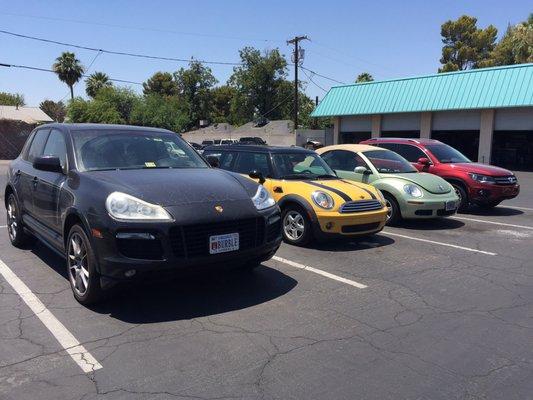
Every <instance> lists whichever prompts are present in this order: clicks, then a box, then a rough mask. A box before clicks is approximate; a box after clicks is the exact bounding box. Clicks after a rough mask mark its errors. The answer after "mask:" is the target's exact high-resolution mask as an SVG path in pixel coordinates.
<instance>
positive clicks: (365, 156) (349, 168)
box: [317, 144, 459, 224]
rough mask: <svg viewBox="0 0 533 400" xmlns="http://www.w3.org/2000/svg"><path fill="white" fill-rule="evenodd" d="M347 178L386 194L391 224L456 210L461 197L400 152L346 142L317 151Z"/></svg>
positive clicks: (450, 212)
mask: <svg viewBox="0 0 533 400" xmlns="http://www.w3.org/2000/svg"><path fill="white" fill-rule="evenodd" d="M317 153H318V154H320V155H321V156H322V158H323V159H324V161H326V163H328V164H329V166H330V167H331V168H332V169H333V170H335V172H336V173H337V175H338V176H339V177H341V178H343V179H345V180H346V181H353V182H354V184H356V183H355V182H362V183H370V184H371V185H373V186H375V187H377V188H378V189H379V190H381V192H382V193H383V196H384V197H385V200H386V203H387V207H388V208H389V213H388V217H387V223H388V224H394V223H397V222H398V221H399V220H401V219H402V218H435V217H445V216H448V215H452V214H454V213H455V212H456V211H457V205H458V201H459V198H458V197H457V195H456V194H455V191H454V190H453V187H452V186H451V185H450V184H449V183H448V182H446V181H445V180H444V179H442V178H440V177H438V176H436V175H433V174H427V173H424V172H418V171H417V169H416V168H414V167H413V166H412V165H411V164H410V163H409V161H407V160H406V159H405V158H403V157H402V156H400V155H399V154H397V153H395V152H393V151H390V150H387V149H383V148H380V147H374V146H368V145H358V144H343V145H335V146H328V147H323V148H321V149H318V150H317Z"/></svg>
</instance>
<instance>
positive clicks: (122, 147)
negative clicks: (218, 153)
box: [73, 129, 209, 171]
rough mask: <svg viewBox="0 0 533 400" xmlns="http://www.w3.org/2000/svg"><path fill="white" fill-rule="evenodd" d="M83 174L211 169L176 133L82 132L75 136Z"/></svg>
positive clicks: (134, 131)
mask: <svg viewBox="0 0 533 400" xmlns="http://www.w3.org/2000/svg"><path fill="white" fill-rule="evenodd" d="M73 141H74V149H75V153H76V159H77V163H78V169H79V170H80V171H101V170H114V169H144V168H147V169H150V168H209V166H208V165H207V164H206V162H205V161H204V160H203V159H202V158H201V157H200V156H199V155H198V153H196V151H194V150H193V149H192V148H191V147H190V146H188V145H187V144H186V143H185V142H184V141H183V140H182V139H180V138H179V137H177V136H176V135H174V134H171V133H169V134H166V133H164V132H150V131H146V132H143V131H140V130H109V131H104V130H101V129H100V130H79V131H76V134H75V135H73Z"/></svg>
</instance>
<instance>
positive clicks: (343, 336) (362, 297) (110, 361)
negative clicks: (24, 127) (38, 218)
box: [0, 162, 533, 400]
mask: <svg viewBox="0 0 533 400" xmlns="http://www.w3.org/2000/svg"><path fill="white" fill-rule="evenodd" d="M5 169H6V166H5V163H4V164H3V163H1V162H0V187H2V188H3V187H4V184H5V176H4V175H5ZM517 176H518V178H519V182H520V183H521V186H522V193H521V194H520V196H519V197H518V198H516V199H514V200H512V201H508V202H504V203H503V204H502V205H500V206H499V207H497V208H496V209H494V210H491V211H486V212H482V211H481V210H479V209H472V210H470V211H469V212H468V213H465V214H459V215H457V216H456V217H453V218H449V219H441V220H433V221H422V222H409V223H404V224H403V225H402V226H401V227H395V228H389V227H387V228H386V229H385V230H384V231H383V232H382V233H380V234H379V235H376V236H373V237H369V238H364V239H361V240H358V241H356V242H353V243H342V244H339V243H337V244H335V243H329V244H322V245H319V246H315V248H296V247H292V246H288V245H282V247H281V249H280V250H279V251H278V253H277V258H276V259H275V260H272V261H269V262H266V263H264V265H263V266H262V267H260V268H259V269H258V270H257V271H255V272H253V273H247V274H238V273H226V274H217V273H213V274H210V275H208V276H202V277H193V278H187V279H182V280H177V281H173V282H165V283H159V284H150V285H146V286H134V287H128V288H124V289H122V290H121V291H120V293H119V294H118V295H117V296H116V297H114V298H113V300H112V301H110V302H108V303H106V304H102V305H99V306H98V307H95V308H93V309H88V308H85V307H83V306H81V305H79V304H78V303H77V302H76V301H75V300H74V298H73V297H72V294H71V291H70V287H69V284H68V281H67V279H66V273H65V272H66V271H65V268H64V261H63V260H62V259H61V258H59V257H58V256H56V255H55V254H54V253H52V252H51V251H50V250H48V249H47V248H46V247H45V246H43V245H40V244H37V245H36V246H34V247H33V248H27V249H25V250H20V249H16V248H14V247H12V246H11V245H10V244H9V240H8V237H7V231H6V229H5V221H6V220H5V213H4V212H3V211H2V213H1V214H0V226H2V228H1V229H0V271H3V273H2V274H0V398H1V399H6V400H7V399H9V400H11V399H13V400H15V399H16V400H23V399H29V400H33V399H37V398H38V399H40V400H48V399H50V400H52V399H59V398H61V399H170V398H172V399H174V398H177V399H181V398H182V399H190V398H195V399H196V398H198V399H225V398H228V399H234V398H235V399H256V398H264V399H356V398H358V399H379V400H384V399H432V400H433V399H446V400H448V399H506V400H510V399H517V400H518V399H520V400H523V399H532V398H533V379H532V376H533V345H532V343H533V173H518V174H517ZM6 271H7V272H6ZM9 271H11V272H12V275H9V273H8V272H9ZM13 275H14V276H15V278H13ZM6 276H8V277H10V278H9V280H10V283H8V282H7V280H6ZM16 279H18V280H19V281H20V282H22V284H23V285H24V286H21V285H20V283H18V286H17V288H18V290H15V289H14V287H13V286H12V282H19V281H17V280H16ZM20 293H22V297H25V300H23V298H22V297H21V295H20ZM28 304H31V305H32V307H33V308H30V307H29V306H28ZM35 310H37V314H36V312H35ZM69 335H70V336H69ZM61 343H62V344H63V345H62V344H61ZM65 343H76V344H77V345H76V346H75V347H72V348H70V349H67V350H69V351H66V350H65V346H64V344H65ZM72 349H74V350H72Z"/></svg>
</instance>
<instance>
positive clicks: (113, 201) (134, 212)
mask: <svg viewBox="0 0 533 400" xmlns="http://www.w3.org/2000/svg"><path fill="white" fill-rule="evenodd" d="M105 208H106V209H107V212H108V213H109V215H110V216H111V217H112V218H115V219H119V220H129V221H171V220H172V217H171V216H170V214H169V213H168V212H167V211H166V210H165V209H164V208H163V207H161V206H158V205H155V204H150V203H147V202H145V201H143V200H141V199H137V198H135V197H133V196H130V195H129V194H126V193H121V192H113V193H111V194H110V195H109V196H107V200H106V201H105Z"/></svg>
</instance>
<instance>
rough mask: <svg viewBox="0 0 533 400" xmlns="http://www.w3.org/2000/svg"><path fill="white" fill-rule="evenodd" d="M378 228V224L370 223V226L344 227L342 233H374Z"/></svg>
mask: <svg viewBox="0 0 533 400" xmlns="http://www.w3.org/2000/svg"><path fill="white" fill-rule="evenodd" d="M378 228H379V222H372V223H370V224H360V225H346V226H343V227H342V233H359V232H367V231H374V230H376V229H378Z"/></svg>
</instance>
